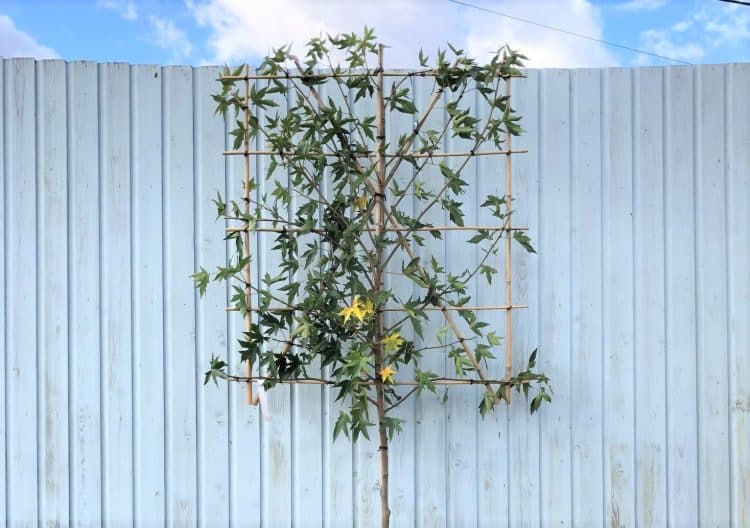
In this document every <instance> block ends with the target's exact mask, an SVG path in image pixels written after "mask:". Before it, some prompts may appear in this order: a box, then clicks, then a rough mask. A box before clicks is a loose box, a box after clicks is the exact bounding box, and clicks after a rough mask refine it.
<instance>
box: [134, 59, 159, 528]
mask: <svg viewBox="0 0 750 528" xmlns="http://www.w3.org/2000/svg"><path fill="white" fill-rule="evenodd" d="M130 86H131V106H130V108H131V131H132V139H131V152H132V154H131V160H132V162H131V163H132V164H131V170H132V176H131V185H132V191H131V196H132V220H131V222H132V239H133V247H132V252H133V253H132V259H133V260H132V268H133V279H132V280H133V285H132V288H133V294H132V303H133V520H134V522H135V524H140V525H143V524H145V523H146V522H154V523H157V522H160V523H163V522H164V518H165V517H164V516H165V513H166V509H165V471H164V468H165V466H164V463H165V458H164V457H165V455H164V442H165V440H164V401H165V395H164V352H163V350H164V324H163V323H164V282H163V273H164V258H163V241H164V236H163V233H164V230H163V217H162V208H163V199H164V185H163V181H164V180H163V177H162V120H161V115H162V70H161V68H159V67H158V66H133V67H132V70H131V83H130Z"/></svg>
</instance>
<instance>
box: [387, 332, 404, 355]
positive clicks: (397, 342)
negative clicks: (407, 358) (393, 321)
mask: <svg viewBox="0 0 750 528" xmlns="http://www.w3.org/2000/svg"><path fill="white" fill-rule="evenodd" d="M403 344H404V338H403V337H401V334H400V333H399V331H398V330H396V331H395V332H391V333H390V334H388V335H387V336H385V337H384V338H383V347H384V348H385V351H386V352H392V351H394V350H398V349H399V348H401V345H403Z"/></svg>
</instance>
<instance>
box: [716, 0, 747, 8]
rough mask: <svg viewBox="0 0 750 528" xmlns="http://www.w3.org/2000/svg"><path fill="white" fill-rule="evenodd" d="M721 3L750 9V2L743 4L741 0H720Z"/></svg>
mask: <svg viewBox="0 0 750 528" xmlns="http://www.w3.org/2000/svg"><path fill="white" fill-rule="evenodd" d="M719 2H729V3H731V4H740V5H743V6H748V7H750V2H742V1H741V0H719Z"/></svg>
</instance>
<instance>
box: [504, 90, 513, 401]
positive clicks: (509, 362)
mask: <svg viewBox="0 0 750 528" xmlns="http://www.w3.org/2000/svg"><path fill="white" fill-rule="evenodd" d="M505 95H506V96H507V97H508V99H507V103H506V104H508V105H509V104H510V78H508V79H506V80H505ZM511 138H512V135H511V133H510V130H509V129H508V127H507V125H506V129H505V150H506V151H507V153H506V154H505V215H506V216H505V229H506V231H505V304H506V306H507V307H508V309H507V310H505V379H506V380H510V378H511V376H512V374H513V370H512V369H513V309H512V308H511V306H512V304H511V296H512V295H511V294H512V291H511V260H510V252H511V248H512V246H513V244H512V237H511V221H510V217H511V199H512V189H511V153H510V150H511ZM505 404H506V405H510V386H506V387H505Z"/></svg>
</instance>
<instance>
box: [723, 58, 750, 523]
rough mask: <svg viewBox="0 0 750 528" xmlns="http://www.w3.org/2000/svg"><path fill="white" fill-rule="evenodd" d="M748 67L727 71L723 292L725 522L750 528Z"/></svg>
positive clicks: (736, 65)
mask: <svg viewBox="0 0 750 528" xmlns="http://www.w3.org/2000/svg"><path fill="white" fill-rule="evenodd" d="M748 87H750V66H748V65H747V64H733V65H731V66H729V67H728V69H727V91H726V98H727V99H726V108H727V128H726V130H727V138H726V139H727V146H726V148H727V209H726V214H727V216H726V222H727V231H728V233H727V252H728V254H727V266H728V273H729V276H728V278H727V290H728V295H729V303H728V310H729V312H728V319H727V328H728V332H729V343H728V346H729V349H728V352H729V391H730V392H729V416H730V422H729V425H730V433H731V439H730V451H729V452H730V454H731V458H730V472H731V473H730V475H729V482H730V493H731V494H730V502H731V508H732V510H731V518H732V521H733V522H734V523H736V524H737V525H738V526H747V525H750V444H748V438H750V418H749V415H750V354H749V353H748V351H750V325H748V324H747V321H750V273H748V270H750V229H748V226H750V207H748V204H750V170H748V167H750V119H748V116H750V100H749V99H748V98H747V88H748Z"/></svg>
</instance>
